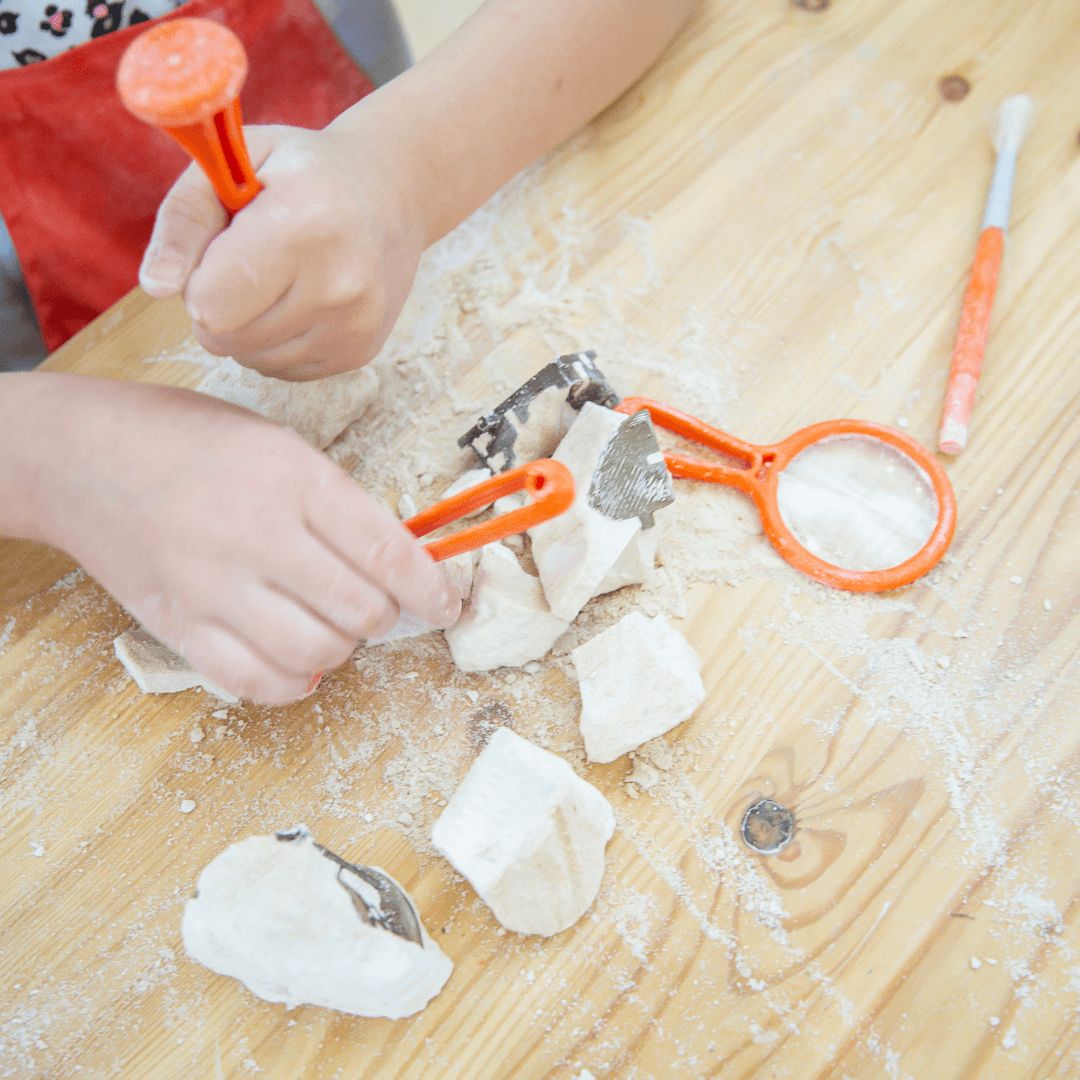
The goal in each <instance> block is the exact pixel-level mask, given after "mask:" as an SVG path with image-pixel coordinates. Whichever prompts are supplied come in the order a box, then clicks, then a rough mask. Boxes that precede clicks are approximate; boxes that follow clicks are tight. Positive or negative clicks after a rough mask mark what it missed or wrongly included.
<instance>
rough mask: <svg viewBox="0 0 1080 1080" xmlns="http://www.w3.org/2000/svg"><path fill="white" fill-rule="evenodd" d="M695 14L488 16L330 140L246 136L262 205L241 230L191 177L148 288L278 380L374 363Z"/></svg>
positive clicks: (178, 195) (503, 5)
mask: <svg viewBox="0 0 1080 1080" xmlns="http://www.w3.org/2000/svg"><path fill="white" fill-rule="evenodd" d="M692 6H693V0H488V2H487V3H486V4H485V5H484V6H483V7H482V8H481V9H480V11H479V12H477V14H476V15H475V16H474V17H473V18H472V19H471V20H469V22H467V23H466V24H465V25H464V26H463V27H462V28H461V29H460V30H459V31H458V32H457V33H456V34H455V35H454V36H453V37H451V38H450V39H449V40H448V41H447V42H446V43H445V44H443V45H442V46H441V47H440V48H438V49H436V50H435V51H434V52H433V53H432V54H431V55H430V56H428V57H426V58H425V59H424V60H423V61H421V62H420V63H419V64H417V65H416V66H415V67H414V68H411V69H410V70H409V71H407V72H405V73H404V74H403V75H401V76H399V77H398V78H397V79H395V80H393V81H392V82H390V83H388V84H387V85H386V86H384V87H382V88H381V89H379V90H377V91H376V92H375V93H373V94H371V95H369V96H368V97H367V98H365V99H364V100H362V101H361V102H359V103H358V104H357V105H354V106H353V107H352V108H351V109H348V110H346V112H344V113H343V114H342V115H341V116H339V117H338V118H337V119H336V120H335V121H334V122H333V123H332V124H331V125H330V126H329V127H327V128H326V129H324V130H323V131H321V132H309V131H303V130H301V129H296V128H272V127H265V128H258V127H256V128H250V129H247V134H248V139H249V144H250V149H251V153H252V159H253V163H254V164H255V166H256V168H257V169H259V176H260V179H261V180H262V181H263V183H264V184H265V185H266V190H265V191H264V192H262V193H260V195H259V196H258V197H257V198H256V200H255V201H254V202H253V203H252V204H251V205H250V206H248V207H246V208H245V209H244V210H242V211H241V212H240V213H239V214H238V215H237V216H236V218H235V219H234V220H233V222H232V224H231V225H230V226H229V227H228V228H227V229H226V228H225V216H224V213H223V211H222V210H221V207H220V206H219V204H218V202H217V200H216V198H215V197H214V194H213V191H212V190H211V188H210V186H209V184H208V183H207V181H206V180H205V178H204V177H203V176H202V174H201V172H200V171H199V169H198V168H197V167H196V166H194V165H193V166H192V167H191V168H189V169H188V170H187V171H186V172H185V173H184V175H183V176H182V177H181V178H180V179H179V180H178V181H177V183H176V184H175V185H174V187H173V189H172V191H171V192H170V193H169V195H168V196H167V197H166V199H165V201H164V203H163V204H162V207H161V209H160V211H159V213H158V221H157V225H156V227H155V230H154V237H153V239H152V240H151V243H150V245H149V247H148V249H147V254H146V258H145V260H144V263H143V268H142V274H141V280H142V284H143V287H144V288H145V289H146V290H147V291H148V292H150V293H151V294H153V295H155V296H171V295H175V294H177V293H179V292H181V291H182V292H183V293H184V298H185V301H186V303H187V307H188V311H189V313H190V314H191V317H192V319H193V321H194V323H195V332H196V336H197V337H198V339H199V341H200V342H201V343H202V344H203V345H204V346H205V347H206V348H208V349H209V350H210V351H212V352H215V353H218V354H222V355H232V356H234V357H236V359H237V360H239V361H240V362H242V363H245V364H247V365H248V366H250V367H254V368H257V369H258V370H260V371H262V372H264V373H266V374H270V375H277V376H279V377H285V378H293V379H306V378H316V377H319V376H323V375H327V374H330V373H333V372H338V371H343V370H347V369H350V368H355V367H359V366H361V365H362V364H365V363H367V362H368V361H369V360H370V359H371V358H372V357H373V356H374V355H375V353H376V352H377V351H378V349H379V348H380V347H381V345H382V343H383V341H384V340H385V339H386V336H387V335H388V334H389V332H390V329H391V328H392V326H393V324H394V321H395V320H396V318H397V316H398V313H399V312H400V310H401V307H402V305H403V303H404V301H405V298H406V296H407V295H408V292H409V289H410V287H411V285H412V280H413V275H414V274H415V271H416V266H417V262H418V260H419V257H420V254H421V252H422V251H423V249H424V248H425V247H426V246H427V245H429V244H431V243H432V242H433V241H435V240H437V239H438V238H439V237H440V236H442V235H443V234H445V233H446V232H448V231H449V230H450V229H452V228H453V227H454V226H455V225H457V224H458V223H459V222H460V221H462V220H463V219H464V218H465V217H467V216H468V215H469V214H470V213H471V212H472V211H473V210H474V209H476V207H478V206H480V205H481V204H482V203H483V202H484V201H485V200H486V199H487V198H488V197H489V196H491V195H492V194H493V193H494V192H495V191H497V190H498V189H499V188H500V187H501V186H502V185H503V184H505V183H506V182H507V181H508V180H509V179H510V178H511V177H512V176H514V174H515V173H517V172H518V171H519V170H521V169H522V168H523V167H524V166H526V165H527V164H528V163H529V162H531V161H532V160H534V159H535V158H536V157H538V156H539V155H540V154H542V153H544V152H545V151H547V150H548V149H550V148H551V147H553V146H555V145H556V144H558V143H559V142H560V141H562V140H563V139H564V138H566V137H567V136H568V135H569V134H571V132H573V131H574V130H575V129H576V128H578V127H579V126H580V125H581V124H582V123H584V122H585V121H586V120H588V119H589V118H590V117H592V116H594V115H595V114H596V113H597V112H598V111H599V110H600V109H602V108H603V107H604V106H605V105H607V104H608V103H609V102H611V101H612V100H613V99H614V98H615V97H616V96H618V94H620V93H621V92H622V91H623V90H624V89H625V88H626V87H627V86H628V85H629V84H630V83H631V82H632V81H633V80H634V79H635V78H637V77H638V76H639V75H640V74H641V73H642V72H643V71H644V70H645V68H646V67H648V65H649V64H650V63H652V61H653V60H654V59H655V58H656V56H657V55H658V54H659V52H660V50H661V49H662V48H663V46H664V45H665V44H666V43H667V41H668V40H669V39H670V38H671V37H672V35H673V34H674V33H675V32H676V31H677V30H678V29H679V28H680V26H682V24H683V23H684V22H685V21H686V19H687V18H688V16H689V13H690V10H691V8H692ZM223 230H224V231H223ZM215 237H216V239H215ZM211 241H213V242H212V243H211ZM208 245H209V246H208Z"/></svg>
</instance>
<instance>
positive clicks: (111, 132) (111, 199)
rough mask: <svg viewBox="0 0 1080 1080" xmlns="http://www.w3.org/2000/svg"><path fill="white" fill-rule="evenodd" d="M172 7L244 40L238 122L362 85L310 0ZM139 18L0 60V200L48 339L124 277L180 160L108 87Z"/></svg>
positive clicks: (320, 114) (264, 119)
mask: <svg viewBox="0 0 1080 1080" xmlns="http://www.w3.org/2000/svg"><path fill="white" fill-rule="evenodd" d="M179 16H191V17H195V16H198V17H201V18H204V19H216V20H217V21H218V22H221V23H225V24H226V25H227V26H228V27H229V28H230V29H231V30H232V31H233V32H234V33H235V34H236V35H237V36H238V37H239V38H240V40H241V41H242V42H243V43H244V48H245V49H246V50H247V54H248V62H249V74H248V79H247V83H246V84H245V85H244V88H243V90H242V91H241V93H240V104H241V108H242V110H243V114H244V121H245V122H246V123H248V124H292V125H295V126H298V127H307V128H321V127H325V126H326V125H327V124H328V123H329V122H330V121H331V120H332V119H333V118H334V117H335V116H337V115H338V113H340V112H341V111H342V110H344V109H346V108H348V107H349V106H350V105H353V104H355V103H356V102H357V101H359V100H360V98H362V97H363V96H364V95H365V94H367V93H369V92H370V91H371V90H372V89H374V87H373V86H372V84H371V82H370V81H369V80H368V78H367V76H366V75H364V74H363V72H361V71H360V69H359V68H358V67H357V66H356V64H355V63H354V62H353V60H352V59H351V57H350V56H349V55H348V53H346V52H345V50H344V49H343V48H342V47H341V45H340V44H339V43H338V40H337V38H336V37H334V34H333V31H331V29H330V27H329V26H328V25H327V24H326V21H325V19H324V18H323V16H322V15H321V14H320V13H319V11H318V9H317V8H316V7H315V6H314V5H313V4H312V2H311V0H191V2H190V3H187V4H185V5H184V6H183V7H181V8H178V9H177V10H176V11H175V12H172V13H170V14H168V15H163V16H162V17H161V18H162V19H173V18H177V17H179ZM156 21H157V20H155V22H156ZM147 25H148V24H147V23H140V24H138V25H136V26H133V27H129V28H128V29H126V30H118V31H116V32H115V33H112V34H106V35H104V36H103V37H99V38H95V39H94V40H92V41H89V42H87V43H86V44H83V45H79V46H77V47H76V48H74V49H71V50H69V51H68V52H65V53H61V54H60V55H59V56H55V57H53V58H52V59H50V60H43V61H41V62H40V63H37V64H31V65H29V66H27V67H21V68H14V69H11V70H8V71H0V214H2V215H3V217H4V220H5V221H6V223H7V226H8V230H9V231H10V233H11V238H12V241H13V242H14V244H15V250H16V252H17V253H18V256H19V260H20V262H21V264H22V270H23V275H24V277H25V279H26V284H27V287H28V288H29V290H30V295H31V296H32V297H33V300H34V306H35V308H36V310H37V315H38V320H39V321H40V323H41V328H42V332H43V333H44V335H45V343H46V345H48V347H49V349H50V350H52V349H55V348H57V346H59V345H61V344H63V342H65V341H66V340H67V339H68V338H69V337H71V336H72V334H74V333H76V331H78V330H81V329H82V328H83V327H84V326H85V325H86V324H87V323H88V322H90V321H91V320H92V319H93V318H95V317H96V316H97V315H99V314H101V312H102V311H104V310H105V309H106V308H107V307H109V305H110V304H113V303H115V302H116V301H117V300H119V299H120V297H121V296H123V295H124V294H125V293H126V292H128V291H129V290H130V289H131V288H132V287H133V286H134V285H136V284H137V282H138V270H139V263H140V261H141V260H142V254H143V250H144V249H145V247H146V244H147V242H148V241H149V239H150V232H151V230H152V228H153V224H154V214H155V213H156V211H157V208H158V204H159V203H160V202H161V200H162V198H164V196H165V193H166V192H167V191H168V190H169V187H170V186H171V185H172V183H173V181H174V180H175V179H176V178H177V177H178V176H179V175H180V173H181V172H183V170H184V168H185V167H186V166H187V165H188V163H189V161H190V158H188V157H187V155H186V154H185V153H184V151H183V150H181V149H180V147H179V146H177V145H176V143H174V142H173V141H172V140H171V139H170V138H169V137H168V136H167V135H165V134H164V133H162V132H160V131H158V130H157V129H156V128H153V127H151V126H150V125H148V124H144V123H142V121H140V120H136V119H135V117H133V116H132V115H131V114H130V113H129V112H128V111H127V110H126V109H125V108H124V107H123V105H122V104H121V103H120V98H119V96H118V95H117V93H116V88H115V84H114V79H115V77H116V68H117V65H118V64H119V62H120V55H121V54H122V53H123V51H124V49H125V48H127V46H128V44H129V43H130V42H131V40H132V39H133V38H134V37H135V36H136V35H137V34H139V33H140V32H141V31H143V30H145V29H146V28H147Z"/></svg>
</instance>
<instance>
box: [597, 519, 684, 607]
mask: <svg viewBox="0 0 1080 1080" xmlns="http://www.w3.org/2000/svg"><path fill="white" fill-rule="evenodd" d="M653 513H654V515H655V516H656V525H655V526H654V527H653V528H651V529H642V530H641V531H640V532H637V533H635V534H634V535H633V536H632V537H631V539H630V543H629V544H627V545H626V547H625V548H623V553H622V554H621V555H620V556H619V557H618V558H617V559H616V560H615V563H614V565H613V566H612V567H611V569H610V570H609V571H608V572H607V574H606V575H605V576H604V580H603V581H601V582H600V584H599V585H597V586H596V588H595V589H594V590H593V596H603V595H604V594H605V593H609V592H614V591H615V590H616V589H625V588H626V586H627V585H643V584H644V583H645V582H646V581H648V580H649V576H650V575H651V574H652V572H653V570H654V569H655V567H656V544H657V541H658V540H659V539H660V536H661V532H662V529H661V526H660V523H661V522H662V521H665V520H666V515H665V513H664V512H663V511H662V510H655V511H653Z"/></svg>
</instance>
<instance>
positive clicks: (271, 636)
mask: <svg viewBox="0 0 1080 1080" xmlns="http://www.w3.org/2000/svg"><path fill="white" fill-rule="evenodd" d="M0 462H3V468H2V469H0V536H16V537H23V538H25V539H29V540H38V541H42V542H45V543H49V544H53V545H55V546H57V547H59V548H62V549H64V550H65V551H67V552H68V553H69V554H71V555H73V556H74V557H75V558H76V559H78V560H79V562H80V563H81V564H82V565H83V566H84V567H86V569H87V570H88V571H89V572H90V573H91V574H93V575H94V577H95V578H97V580H98V581H99V582H100V583H101V584H102V585H104V586H105V587H106V588H107V589H108V590H109V591H110V592H112V593H113V594H114V595H115V596H116V597H117V598H118V599H119V600H120V601H121V602H122V603H123V604H124V606H125V607H127V608H128V610H129V611H131V612H132V614H134V615H135V616H136V617H138V618H139V619H140V620H141V621H142V622H143V623H144V625H145V626H146V627H147V628H148V629H149V630H150V631H151V632H152V633H154V634H156V635H157V636H158V637H160V638H161V639H162V640H163V641H165V642H166V643H167V644H169V645H171V646H172V647H173V648H175V649H176V650H178V651H179V652H180V653H181V654H182V655H183V656H184V657H185V658H186V659H187V660H188V661H190V662H191V663H192V664H193V665H194V666H195V667H196V668H197V669H198V670H199V671H200V672H201V673H202V674H204V675H207V676H209V677H210V678H211V679H213V680H214V681H215V682H217V683H219V684H220V685H222V686H224V687H225V688H226V689H228V690H231V691H232V692H234V693H235V694H237V695H238V696H241V697H247V698H253V699H255V700H258V701H263V702H266V703H268V704H283V703H285V702H288V701H293V700H295V699H297V698H300V697H302V696H303V695H304V694H305V693H306V692H307V690H308V689H309V688H310V683H311V680H312V676H313V674H314V673H315V672H316V671H319V670H322V669H326V670H330V669H332V668H334V667H337V666H338V665H339V664H341V663H343V662H344V661H345V660H346V659H347V658H348V656H349V655H350V653H351V652H352V650H353V649H354V648H355V646H356V642H357V640H358V639H359V638H361V637H372V636H375V635H378V634H380V633H383V632H385V631H386V630H388V629H389V628H390V627H391V626H392V625H393V623H394V621H395V620H396V618H397V614H398V606H397V605H398V604H399V603H400V604H401V605H402V606H403V607H405V608H407V609H408V610H409V611H412V612H414V613H415V614H417V615H420V616H421V617H422V618H425V619H427V620H428V621H430V622H433V623H435V624H437V625H443V626H445V625H448V624H449V623H451V622H453V621H454V620H455V619H456V618H457V614H458V611H459V609H460V603H459V601H458V600H457V599H456V598H455V597H454V596H453V595H452V593H451V590H450V588H449V586H448V584H447V580H446V577H445V575H444V574H443V572H442V570H441V569H440V568H439V567H438V566H437V565H436V564H435V563H433V562H432V561H431V559H430V557H429V556H428V555H426V554H425V553H424V551H423V549H422V547H421V546H420V545H419V544H418V543H417V542H416V541H415V540H414V539H413V537H412V535H411V534H410V533H409V532H408V531H407V530H406V529H405V528H403V527H402V526H401V525H400V524H399V523H398V522H397V521H395V520H394V518H393V517H391V515H390V514H389V513H388V512H387V511H386V510H384V509H383V508H382V507H381V506H380V505H379V504H378V503H376V502H375V501H374V500H373V499H372V498H371V497H370V496H368V495H367V494H365V493H364V491H363V490H362V489H361V488H360V487H359V486H358V485H357V484H355V483H354V482H353V481H352V479H351V478H350V477H349V476H348V475H347V474H346V473H345V472H344V471H342V470H341V469H339V468H338V467H337V466H336V465H335V464H334V463H333V462H332V461H330V459H329V458H328V457H326V455H324V454H320V453H319V452H318V451H317V450H315V449H314V448H312V447H311V446H309V445H308V444H307V443H305V442H304V441H303V440H302V439H301V438H300V437H299V436H298V435H296V434H295V433H294V432H291V431H289V430H288V429H287V428H283V427H280V426H279V425H277V424H272V423H269V422H268V421H266V420H263V419H262V418H260V417H258V416H256V415H255V414H254V413H249V412H247V410H245V409H239V408H236V407H235V406H232V405H228V404H226V403H224V402H221V401H218V400H217V399H215V398H211V397H207V396H205V395H203V394H196V393H194V392H192V391H190V390H178V389H176V388H174V387H165V386H148V385H144V384H140V383H125V382H114V381H112V380H108V379H90V378H84V377H82V376H78V375H61V374H52V373H44V372H31V373H28V374H21V375H18V374H13V375H0Z"/></svg>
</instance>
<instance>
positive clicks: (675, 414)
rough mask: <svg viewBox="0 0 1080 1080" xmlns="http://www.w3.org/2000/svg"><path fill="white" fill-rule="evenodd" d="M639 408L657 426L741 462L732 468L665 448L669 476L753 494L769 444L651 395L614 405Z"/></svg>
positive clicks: (629, 411) (627, 411)
mask: <svg viewBox="0 0 1080 1080" xmlns="http://www.w3.org/2000/svg"><path fill="white" fill-rule="evenodd" d="M639 409H648V411H649V416H650V418H651V419H652V422H653V423H654V424H656V426H657V427H662V428H664V429H665V430H667V431H670V432H673V433H674V434H676V435H681V436H682V437H683V438H684V439H692V440H693V441H694V442H697V443H701V445H702V446H707V447H709V448H710V449H711V450H719V451H720V452H721V453H722V454H727V455H728V456H729V457H733V458H735V459H736V460H737V461H740V462H742V463H743V464H742V467H741V468H732V467H731V466H730V465H722V464H721V463H720V462H717V461H703V460H702V459H701V458H692V457H686V456H685V455H683V454H673V453H671V452H665V454H664V461H665V463H666V464H667V467H668V469H669V471H670V472H671V475H672V476H677V477H680V478H682V479H685V480H703V481H705V482H706V483H710V484H727V485H728V486H729V487H736V488H739V489H740V490H741V491H745V492H746V493H747V494H749V495H755V496H756V494H757V491H758V489H759V487H760V483H759V480H760V474H761V471H762V467H763V465H764V464H765V462H766V461H767V460H768V451H769V450H770V449H771V448H770V447H765V446H754V445H753V444H752V443H748V442H743V441H742V439H736V438H735V436H734V435H729V434H728V433H727V432H726V431H721V430H720V429H719V428H714V427H713V426H712V425H711V424H706V423H705V421H704V420H698V419H697V417H695V416H691V415H690V414H689V413H684V412H682V411H681V410H679V409H673V408H672V407H671V406H670V405H664V404H662V403H661V402H659V401H653V400H652V399H651V398H643V397H629V398H624V399H623V401H622V402H620V404H618V405H616V406H615V412H619V413H625V414H626V415H627V416H630V415H632V414H633V413H636V412H637V411H638V410H639Z"/></svg>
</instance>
